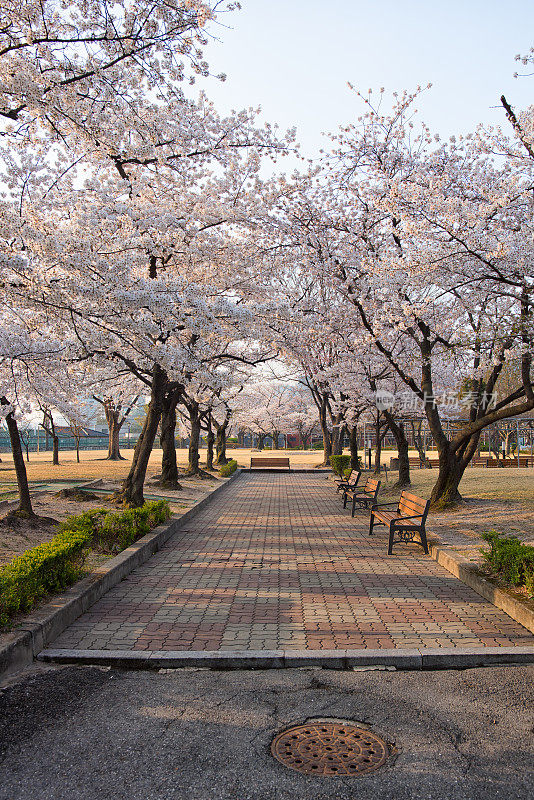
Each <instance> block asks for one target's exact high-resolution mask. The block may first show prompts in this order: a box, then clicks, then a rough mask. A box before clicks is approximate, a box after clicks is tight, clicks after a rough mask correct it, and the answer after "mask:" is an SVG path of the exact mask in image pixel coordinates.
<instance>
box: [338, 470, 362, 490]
mask: <svg viewBox="0 0 534 800" xmlns="http://www.w3.org/2000/svg"><path fill="white" fill-rule="evenodd" d="M361 474H362V471H361V470H360V469H351V471H350V475H349V476H348V478H334V481H335V482H336V483H337V488H336V492H343V491H345V489H354V487H355V486H357V485H358V481H359V480H360V476H361Z"/></svg>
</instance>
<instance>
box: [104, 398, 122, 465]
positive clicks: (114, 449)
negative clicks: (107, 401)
mask: <svg viewBox="0 0 534 800" xmlns="http://www.w3.org/2000/svg"><path fill="white" fill-rule="evenodd" d="M120 413H121V412H120V411H116V410H112V409H109V410H108V409H107V408H106V421H107V423H108V430H109V444H108V455H107V458H108V461H124V459H123V457H122V456H121V452H120V448H119V435H120V432H121V427H122V423H121V422H120Z"/></svg>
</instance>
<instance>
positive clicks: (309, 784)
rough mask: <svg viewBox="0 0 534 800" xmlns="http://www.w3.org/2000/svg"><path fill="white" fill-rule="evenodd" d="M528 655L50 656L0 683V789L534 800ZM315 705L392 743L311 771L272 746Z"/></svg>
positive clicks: (74, 794) (22, 798) (212, 797)
mask: <svg viewBox="0 0 534 800" xmlns="http://www.w3.org/2000/svg"><path fill="white" fill-rule="evenodd" d="M533 677H534V667H531V666H529V667H520V666H516V667H494V668H485V669H476V670H465V671H448V672H427V673H424V672H423V673H422V672H390V671H367V672H336V671H328V670H319V669H299V670H279V671H277V670H272V671H257V672H241V671H240V672H211V671H208V670H178V671H170V672H165V673H151V672H133V671H132V672H127V671H112V670H108V671H105V670H100V669H97V668H93V667H85V668H84V667H63V668H60V667H50V668H46V669H41V670H40V671H36V672H33V673H30V674H27V675H26V676H25V677H24V678H23V679H18V680H14V681H12V682H11V684H10V685H8V686H6V687H4V688H3V689H2V690H1V691H0V798H1V800H7V799H8V798H9V800H26V798H28V799H30V798H31V800H49V799H50V800H81V799H82V798H83V800H89V799H91V800H95V798H96V800H98V799H99V798H109V799H110V800H119V798H120V799H121V800H122V798H125V800H126V798H127V800H167V798H180V799H182V798H183V800H275V799H276V800H301V798H302V800H304V799H306V800H335V798H340V799H341V798H366V799H367V798H369V799H370V798H372V799H373V800H381V799H382V798H384V800H385V799H386V798H387V800H404V799H405V798H417V799H418V800H441V798H443V800H456V798H458V799H460V798H461V800H477V799H478V798H481V800H482V798H484V800H492V799H493V798H503V799H504V798H506V800H523V798H525V800H526V798H534V730H533V726H534V714H533V708H534V703H533V699H534V694H533V689H532V683H533V682H532V678H533ZM313 717H321V718H324V717H334V718H345V719H351V720H355V721H359V722H363V723H365V724H366V725H368V726H370V727H371V728H372V729H373V730H374V731H376V732H377V733H379V734H381V735H382V736H384V737H385V738H386V739H388V740H389V741H390V742H391V743H394V744H395V747H396V748H397V750H398V755H397V757H396V758H395V759H394V760H393V761H392V763H390V764H389V765H388V766H387V767H384V768H382V769H381V770H380V771H378V772H376V773H375V774H374V775H370V776H366V777H363V776H361V777H355V778H337V777H335V778H325V777H306V776H302V775H299V774H298V773H296V772H294V771H293V770H290V769H288V768H286V767H284V766H282V765H281V764H279V763H278V762H276V761H275V760H274V759H273V758H272V757H271V755H270V752H269V746H270V742H271V739H272V737H273V735H274V734H275V733H276V732H278V731H279V730H281V729H283V728H284V727H287V726H288V725H290V724H291V723H292V722H301V721H304V720H306V719H308V718H313Z"/></svg>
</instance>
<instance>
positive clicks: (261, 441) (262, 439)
mask: <svg viewBox="0 0 534 800" xmlns="http://www.w3.org/2000/svg"><path fill="white" fill-rule="evenodd" d="M265 436H266V434H265V433H258V450H263V448H264V447H265Z"/></svg>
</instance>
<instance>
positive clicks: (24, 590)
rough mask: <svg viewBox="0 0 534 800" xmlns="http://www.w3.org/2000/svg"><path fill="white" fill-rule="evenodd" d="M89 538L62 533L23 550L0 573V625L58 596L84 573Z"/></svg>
mask: <svg viewBox="0 0 534 800" xmlns="http://www.w3.org/2000/svg"><path fill="white" fill-rule="evenodd" d="M90 540H91V535H90V533H89V532H88V531H85V530H82V529H80V530H64V531H61V532H60V533H58V535H57V536H54V538H53V539H52V540H51V541H50V542H45V543H44V544H40V545H38V546H37V547H32V548H31V549H30V550H26V552H25V553H23V554H22V555H21V556H17V558H14V559H13V561H11V562H10V563H9V564H6V566H5V567H2V568H1V569H0V625H5V624H6V623H7V622H8V620H9V617H11V616H13V614H16V613H17V612H18V611H28V610H29V609H30V608H32V607H33V606H34V605H35V603H37V602H38V601H39V600H40V599H41V598H42V597H44V596H45V595H47V594H49V593H51V592H60V591H62V590H63V589H65V588H66V587H67V586H70V585H71V584H72V583H74V582H75V581H77V580H78V578H79V577H80V576H81V574H82V571H83V564H84V561H85V556H86V554H87V551H88V550H89V545H90Z"/></svg>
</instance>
